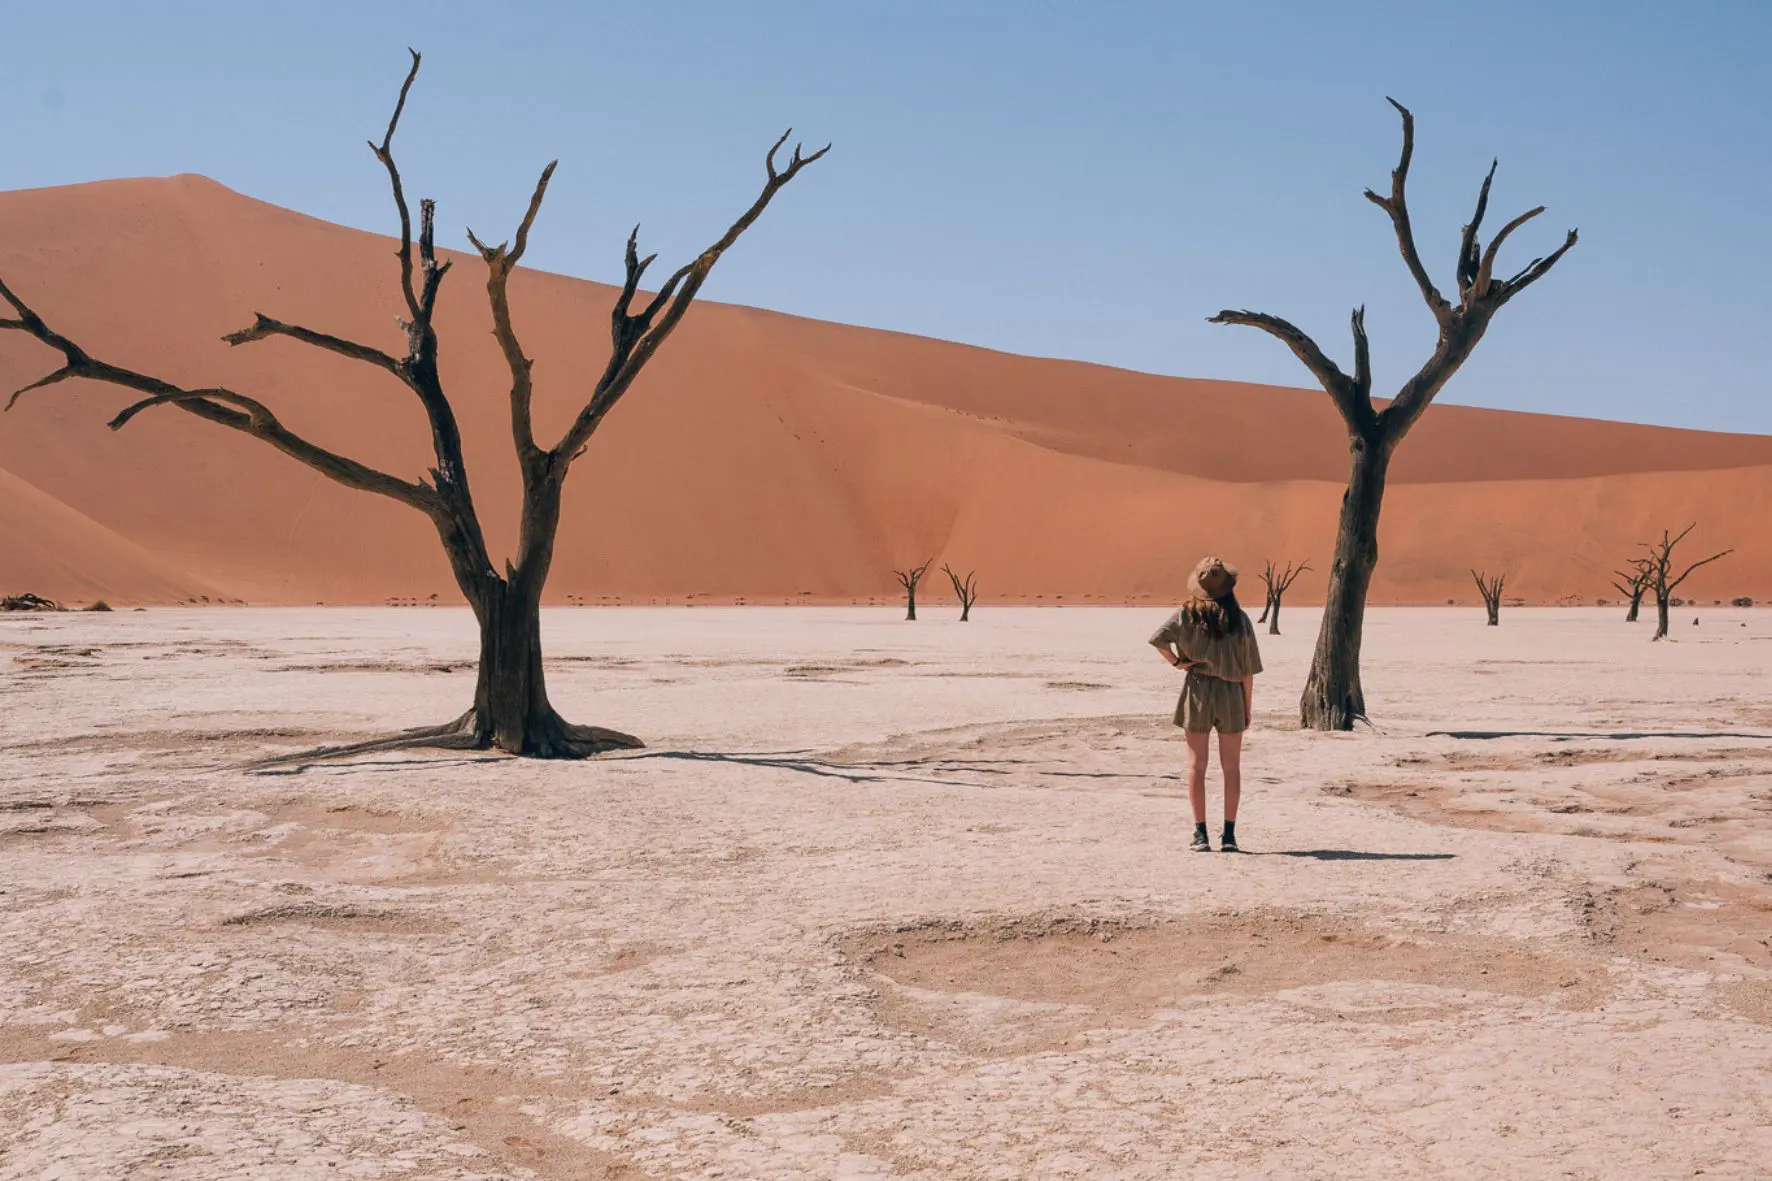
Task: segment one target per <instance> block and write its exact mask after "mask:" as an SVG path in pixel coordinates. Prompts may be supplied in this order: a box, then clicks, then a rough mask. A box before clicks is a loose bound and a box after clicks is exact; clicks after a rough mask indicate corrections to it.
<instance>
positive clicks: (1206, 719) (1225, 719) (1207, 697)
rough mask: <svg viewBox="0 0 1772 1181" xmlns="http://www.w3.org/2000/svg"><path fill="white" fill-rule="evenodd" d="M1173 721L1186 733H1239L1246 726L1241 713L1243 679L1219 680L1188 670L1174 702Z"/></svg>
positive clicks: (1245, 728) (1245, 719)
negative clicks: (1179, 693)
mask: <svg viewBox="0 0 1772 1181" xmlns="http://www.w3.org/2000/svg"><path fill="white" fill-rule="evenodd" d="M1175 724H1176V725H1177V726H1180V727H1181V728H1182V729H1183V730H1186V731H1187V732H1188V733H1190V734H1210V733H1211V732H1212V731H1214V730H1217V731H1218V732H1219V733H1220V734H1241V733H1242V732H1243V731H1244V730H1247V729H1248V728H1249V719H1248V718H1247V717H1245V716H1244V714H1243V682H1241V681H1221V680H1219V679H1218V678H1217V677H1209V676H1207V675H1206V674H1205V673H1202V672H1195V671H1193V670H1192V669H1189V670H1188V674H1187V683H1186V684H1184V685H1183V686H1182V687H1181V700H1180V701H1179V702H1177V703H1176V706H1175Z"/></svg>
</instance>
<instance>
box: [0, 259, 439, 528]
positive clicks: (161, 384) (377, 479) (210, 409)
mask: <svg viewBox="0 0 1772 1181" xmlns="http://www.w3.org/2000/svg"><path fill="white" fill-rule="evenodd" d="M0 298H4V299H5V300H6V302H7V303H9V304H11V305H12V307H13V310H14V311H16V312H17V313H18V318H17V319H9V320H0V330H10V331H19V332H24V333H26V334H27V335H29V336H31V337H34V338H35V339H37V340H38V341H41V342H42V343H43V344H46V345H48V346H49V347H51V348H53V349H56V350H57V351H59V352H60V353H61V354H62V358H63V361H62V365H61V367H60V368H58V369H56V370H55V371H54V372H52V373H50V374H48V375H47V376H45V377H42V378H39V379H38V380H36V381H34V382H32V383H31V384H30V385H27V386H25V387H24V388H22V389H20V390H18V391H16V392H15V393H14V394H13V395H12V397H11V398H10V399H9V400H8V401H7V403H6V408H7V409H8V410H10V409H12V407H13V404H14V403H16V402H17V401H18V399H19V397H20V395H22V394H25V393H28V392H29V391H31V390H36V389H42V388H44V387H45V386H50V385H55V384H57V383H58V382H62V381H67V380H69V379H70V378H82V379H85V380H87V381H102V382H106V383H108V384H111V385H115V386H121V387H123V388H124V389H130V390H134V391H136V392H137V393H139V394H145V395H147V396H146V397H144V398H142V399H140V400H139V401H137V402H135V403H133V404H131V405H129V406H128V407H125V408H124V409H123V410H122V411H121V412H119V413H118V414H117V416H116V417H115V418H113V419H112V420H111V424H110V425H111V429H112V430H121V429H122V428H123V427H124V426H125V425H127V424H128V422H129V421H130V419H132V418H134V417H135V416H136V415H138V414H140V413H141V412H142V411H144V410H148V409H151V408H153V407H155V406H165V405H173V406H177V407H178V408H179V409H180V410H184V411H186V412H187V413H190V414H194V415H196V416H197V417H199V418H205V419H208V420H209V421H210V422H214V423H219V424H221V425H222V426H225V427H230V428H232V429H234V430H237V431H240V432H242V433H244V434H248V435H251V436H253V437H254V438H257V439H262V440H263V441H264V442H266V443H269V444H270V445H271V446H273V447H275V448H276V449H277V450H279V451H281V452H283V454H285V455H287V456H289V457H290V458H292V459H296V460H299V461H301V462H302V463H304V464H306V465H307V466H309V467H311V468H313V469H314V470H315V471H317V472H319V473H320V474H321V475H323V476H327V477H329V478H331V479H333V480H336V481H338V482H339V483H340V484H344V485H346V486H347V487H351V488H357V489H360V490H362V491H364V492H375V493H379V494H380V495H382V496H387V497H391V498H393V499H394V500H398V501H400V502H402V503H404V504H409V505H411V506H413V507H414V508H416V509H419V510H420V511H421V512H426V513H430V512H432V511H433V510H434V508H435V506H436V494H435V493H434V492H433V491H432V490H431V489H430V488H429V487H427V486H426V485H424V484H417V483H412V482H410V481H407V480H402V479H400V478H399V477H397V476H391V475H389V474H387V473H386V472H382V471H378V470H377V469H375V468H372V467H370V466H369V465H368V464H365V463H360V462H359V461H357V460H354V459H350V458H348V457H346V456H343V455H340V454H338V453H337V452H334V451H330V450H328V449H326V448H324V447H321V446H320V445H319V444H317V443H313V442H310V441H308V440H307V439H304V438H302V437H301V436H300V435H297V434H296V433H295V432H294V431H291V430H290V429H289V428H288V427H286V426H284V425H283V424H282V423H281V422H280V421H278V419H277V416H276V415H275V414H273V413H271V410H270V408H269V407H267V406H266V405H265V404H264V403H263V402H260V401H258V400H257V399H256V398H249V397H247V396H246V395H245V394H239V393H235V392H234V391H233V390H229V389H224V388H221V387H219V386H218V387H212V388H208V389H186V388H184V387H182V386H178V385H174V384H173V383H172V382H169V381H164V380H162V379H160V378H158V377H150V376H148V375H147V374H145V373H137V372H135V371H134V370H133V369H124V368H122V367H121V366H118V365H112V364H110V363H108V362H105V361H101V360H99V359H98V358H96V357H93V356H92V355H91V354H89V353H87V352H86V350H84V349H82V348H81V347H80V346H79V345H77V344H75V343H74V342H73V341H72V340H70V339H68V338H67V337H66V336H63V335H62V334H61V333H59V332H56V331H55V330H54V329H52V328H50V327H49V325H48V324H46V323H44V322H43V318H42V317H41V316H39V315H38V314H37V313H36V312H35V311H33V310H32V309H31V308H30V307H28V306H27V305H26V304H25V302H24V300H22V299H20V298H19V297H18V295H16V294H15V293H14V292H13V291H12V289H11V288H9V287H7V286H6V284H5V283H4V282H0Z"/></svg>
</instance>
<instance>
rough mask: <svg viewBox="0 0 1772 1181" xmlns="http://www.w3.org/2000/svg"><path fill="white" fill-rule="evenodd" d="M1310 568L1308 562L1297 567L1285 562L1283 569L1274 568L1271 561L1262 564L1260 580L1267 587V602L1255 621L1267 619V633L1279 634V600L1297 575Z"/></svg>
mask: <svg viewBox="0 0 1772 1181" xmlns="http://www.w3.org/2000/svg"><path fill="white" fill-rule="evenodd" d="M1310 568H1311V567H1310V563H1309V562H1303V563H1300V564H1299V565H1298V566H1297V567H1294V566H1293V565H1292V563H1291V562H1287V563H1286V569H1285V570H1276V568H1275V566H1274V564H1273V563H1272V562H1267V563H1265V564H1264V566H1263V568H1262V571H1261V581H1262V583H1263V584H1264V585H1265V586H1266V587H1267V602H1266V605H1265V606H1263V607H1262V609H1261V619H1258V620H1256V622H1257V623H1260V622H1262V621H1263V620H1266V621H1267V634H1268V635H1270V636H1277V635H1279V634H1280V600H1281V599H1282V598H1283V597H1285V594H1286V592H1287V591H1288V590H1289V589H1291V586H1292V584H1293V582H1294V581H1296V580H1297V578H1298V576H1299V575H1300V574H1303V573H1304V572H1305V571H1306V570H1309V569H1310Z"/></svg>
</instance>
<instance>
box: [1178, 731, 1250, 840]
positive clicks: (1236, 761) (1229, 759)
mask: <svg viewBox="0 0 1772 1181" xmlns="http://www.w3.org/2000/svg"><path fill="white" fill-rule="evenodd" d="M1193 737H1194V736H1193V735H1192V734H1189V735H1188V740H1189V741H1188V746H1189V751H1190V753H1191V751H1192V747H1193V741H1192V740H1193ZM1200 745H1201V746H1202V747H1204V746H1205V745H1206V736H1205V735H1204V734H1202V735H1200ZM1201 761H1202V762H1204V761H1205V760H1204V754H1202V758H1201ZM1218 763H1219V770H1221V771H1223V772H1224V818H1225V819H1226V820H1229V821H1231V822H1232V823H1235V822H1236V819H1237V805H1238V803H1240V802H1241V801H1242V799H1243V735H1242V734H1240V733H1238V734H1220V735H1219V736H1218ZM1194 816H1195V818H1197V819H1201V820H1203V819H1205V817H1206V776H1205V775H1204V774H1202V775H1201V776H1200V803H1199V804H1197V805H1196V806H1195V807H1194Z"/></svg>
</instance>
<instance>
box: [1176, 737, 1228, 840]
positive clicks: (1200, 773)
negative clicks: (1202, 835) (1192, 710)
mask: <svg viewBox="0 0 1772 1181" xmlns="http://www.w3.org/2000/svg"><path fill="white" fill-rule="evenodd" d="M1184 733H1185V734H1186V735H1187V798H1188V802H1189V803H1191V804H1192V805H1193V806H1194V823H1195V824H1204V823H1206V759H1207V757H1208V755H1209V753H1210V747H1209V746H1208V745H1207V744H1208V743H1209V742H1210V741H1211V739H1212V735H1210V734H1195V733H1194V732H1193V731H1192V730H1187V731H1184ZM1222 741H1223V738H1222V736H1221V738H1220V742H1222Z"/></svg>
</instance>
